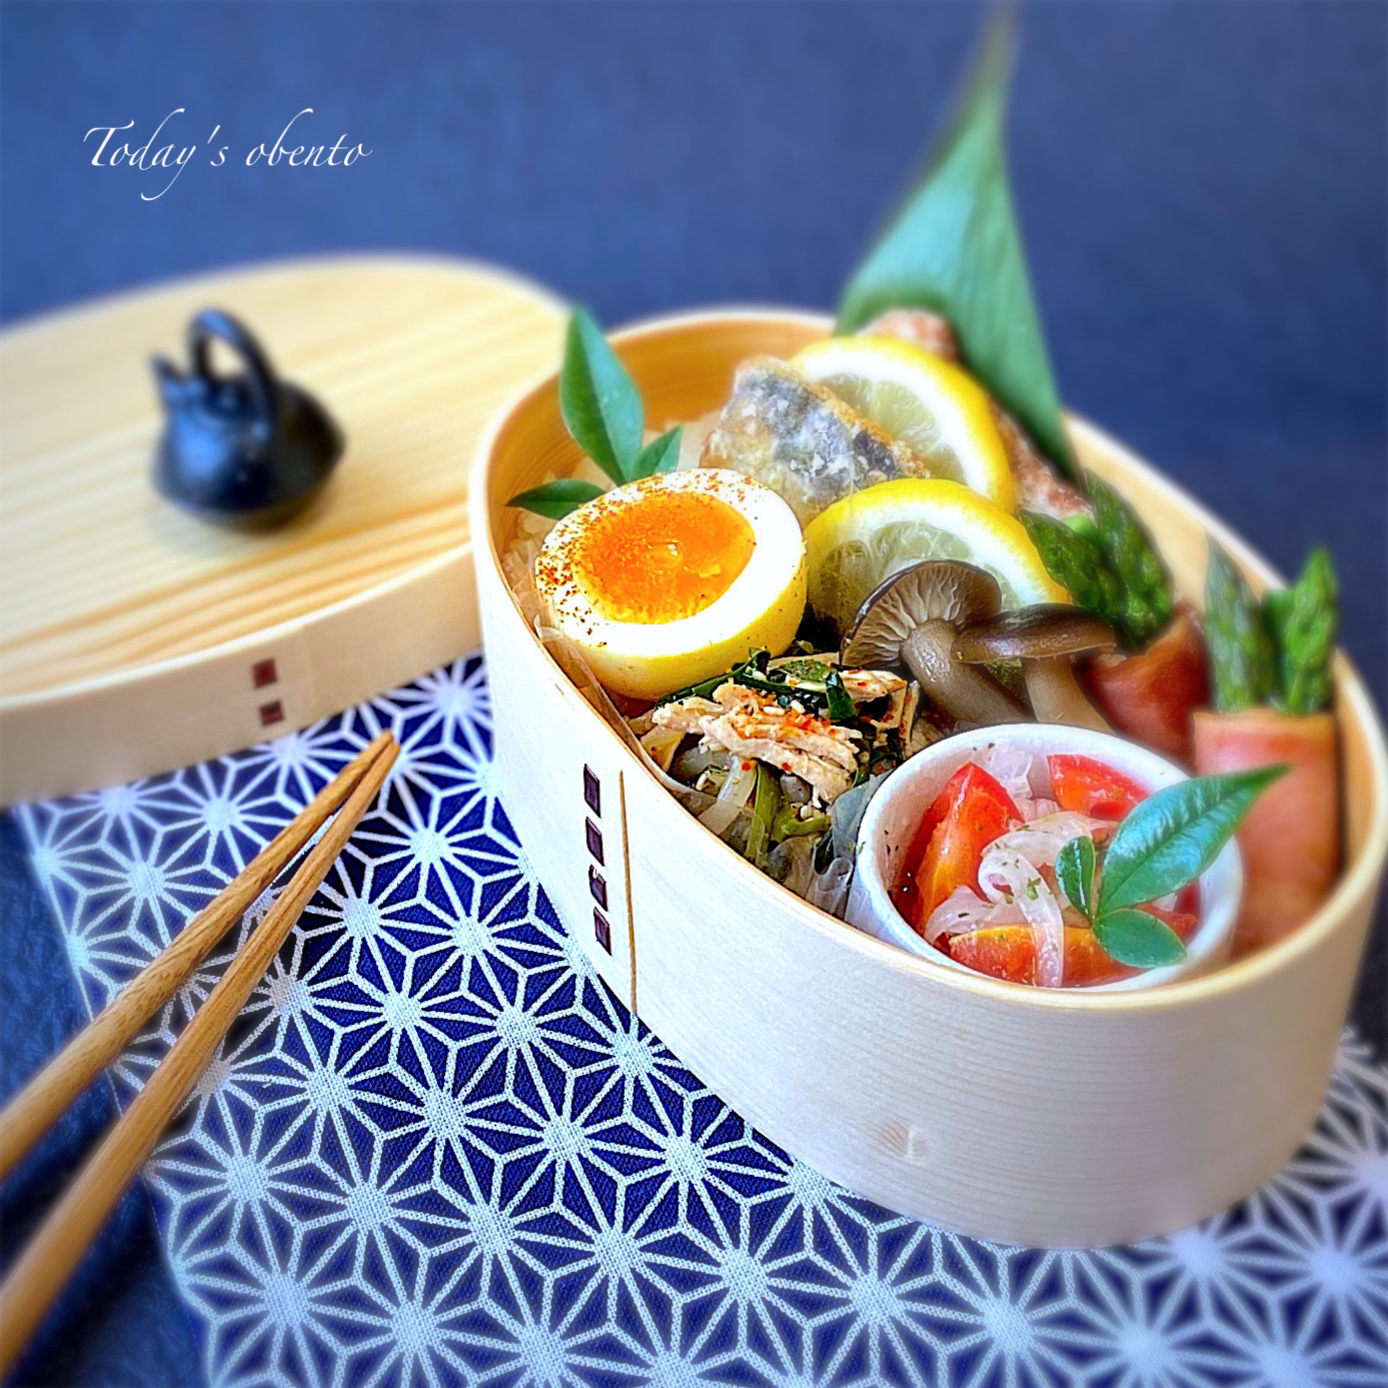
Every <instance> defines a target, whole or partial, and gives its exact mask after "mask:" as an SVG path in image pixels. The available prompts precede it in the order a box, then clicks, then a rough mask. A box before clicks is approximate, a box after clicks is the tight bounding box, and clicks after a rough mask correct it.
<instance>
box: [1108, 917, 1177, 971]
mask: <svg viewBox="0 0 1388 1388" xmlns="http://www.w3.org/2000/svg"><path fill="white" fill-rule="evenodd" d="M1094 938H1095V939H1097V940H1098V942H1099V944H1100V945H1101V946H1102V947H1103V950H1104V953H1105V954H1107V955H1108V956H1109V958H1110V959H1116V960H1117V961H1118V962H1119V963H1120V964H1126V965H1128V967H1129V968H1133V969H1160V968H1162V967H1164V966H1165V965H1167V964H1176V963H1179V962H1180V961H1181V960H1182V959H1184V958H1185V957H1186V947H1185V945H1184V944H1182V943H1181V937H1180V936H1179V935H1178V934H1177V933H1176V932H1175V931H1174V930H1172V928H1171V927H1170V926H1169V925H1167V923H1166V922H1165V921H1161V920H1158V919H1157V918H1156V916H1153V915H1150V914H1149V913H1148V912H1146V911H1133V910H1129V909H1127V908H1124V909H1122V910H1116V911H1109V912H1108V913H1107V914H1105V915H1102V916H1100V917H1099V918H1098V919H1097V920H1096V921H1095V922H1094Z"/></svg>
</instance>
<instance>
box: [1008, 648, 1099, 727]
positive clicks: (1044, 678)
mask: <svg viewBox="0 0 1388 1388" xmlns="http://www.w3.org/2000/svg"><path fill="white" fill-rule="evenodd" d="M1022 677H1023V678H1024V679H1025V680H1026V685H1027V698H1028V699H1030V700H1031V711H1032V713H1033V714H1035V715H1036V721H1037V722H1038V723H1068V724H1069V725H1070V727H1072V728H1092V729H1093V730H1094V731H1095V732H1100V733H1111V732H1112V731H1113V729H1112V728H1111V727H1109V725H1108V723H1107V722H1106V721H1105V720H1104V716H1103V715H1102V714H1101V713H1100V712H1099V710H1098V709H1096V708H1095V707H1094V705H1093V704H1091V703H1090V702H1089V699H1088V698H1087V697H1086V696H1085V693H1084V690H1082V689H1081V688H1080V687H1079V684H1078V683H1077V682H1076V680H1075V671H1074V668H1073V662H1072V661H1071V659H1070V657H1069V656H1068V655H1057V656H1050V657H1049V658H1047V659H1045V660H1024V661H1022Z"/></svg>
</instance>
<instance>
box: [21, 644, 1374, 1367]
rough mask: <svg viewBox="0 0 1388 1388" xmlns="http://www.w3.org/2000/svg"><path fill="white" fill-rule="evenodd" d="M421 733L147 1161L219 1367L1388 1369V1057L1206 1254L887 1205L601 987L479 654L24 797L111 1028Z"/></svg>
mask: <svg viewBox="0 0 1388 1388" xmlns="http://www.w3.org/2000/svg"><path fill="white" fill-rule="evenodd" d="M387 726H389V727H393V728H394V729H395V731H396V733H397V735H398V736H399V738H400V740H401V742H402V744H403V746H404V754H403V755H402V757H401V759H400V762H399V764H398V765H397V767H396V769H395V771H394V772H393V774H392V777H391V781H390V783H389V786H388V788H387V791H386V794H385V795H384V797H383V800H382V803H381V804H380V806H379V808H378V809H377V810H376V811H375V812H374V813H373V814H372V815H371V816H370V817H369V818H368V819H367V820H366V821H365V822H364V823H363V825H362V827H361V828H360V830H359V831H358V832H357V834H356V835H355V836H354V838H353V839H352V842H351V843H350V845H349V846H348V849H347V851H346V853H345V854H344V855H343V857H342V859H341V861H340V862H339V863H338V865H337V867H336V868H335V869H334V871H333V872H332V874H331V875H330V876H329V878H328V881H327V882H326V883H325V884H324V886H323V888H322V890H321V891H320V892H319V894H318V896H317V898H316V899H315V901H314V902H313V904H312V906H311V907H310V908H309V911H308V912H307V914H306V915H305V916H304V918H303V920H302V922H301V923H300V926H299V928H298V929H297V930H296V931H295V933H294V936H293V938H292V941H291V942H290V944H289V945H288V946H287V947H286V948H285V950H284V952H283V954H282V955H281V957H280V959H279V960H278V962H277V964H276V966H275V967H274V969H273V970H272V972H271V974H270V976H269V977H268V979H267V980H266V981H265V983H264V985H263V986H262V987H261V988H260V989H259V990H258V991H257V993H256V995H255V999H254V1001H253V1003H252V1005H251V1006H250V1008H249V1009H248V1010H247V1012H246V1014H245V1016H244V1017H243V1019H242V1021H241V1024H240V1025H239V1026H238V1027H237V1029H236V1031H235V1033H234V1034H233V1035H232V1036H231V1037H229V1038H228V1041H227V1044H226V1045H225V1047H224V1049H223V1051H222V1053H221V1055H220V1057H219V1059H218V1060H217V1061H216V1062H215V1064H214V1065H213V1066H212V1068H211V1069H210V1070H209V1071H208V1073H207V1075H206V1076H205V1077H204V1079H203V1081H202V1083H201V1084H200V1085H199V1086H198V1089H197V1092H196V1095H195V1096H194V1098H193V1099H192V1100H191V1101H190V1102H189V1104H188V1106H187V1108H186V1110H185V1112H184V1114H183V1116H182V1118H181V1121H180V1122H179V1124H178V1127H177V1130H176V1131H175V1132H174V1133H172V1134H171V1135H170V1136H169V1137H168V1139H167V1140H166V1141H165V1142H164V1143H163V1144H162V1146H161V1147H160V1148H159V1151H158V1154H157V1157H156V1158H155V1160H154V1161H153V1162H152V1163H151V1165H150V1167H149V1170H148V1180H149V1185H150V1187H151V1189H152V1191H153V1194H154V1199H155V1203H156V1208H157V1212H158V1218H159V1222H160V1229H161V1233H162V1237H163V1239H164V1242H165V1246H166V1248H167V1251H168V1257H169V1262H170V1264H171V1266H172V1268H173V1272H174V1275H175V1277H176V1279H177V1282H178V1286H179V1288H180V1289H181V1292H182V1294H183V1296H184V1297H185V1298H186V1299H187V1302H188V1304H189V1305H190V1307H192V1308H193V1311H194V1313H195V1316H196V1318H197V1320H198V1323H199V1326H200V1330H201V1334H202V1337H203V1343H204V1346H205V1359H206V1362H205V1372H206V1376H207V1378H208V1380H209V1381H210V1382H211V1383H213V1384H216V1385H250V1384H331V1385H344V1386H345V1385H395V1384H410V1385H416V1384H417V1385H426V1384H427V1385H452V1384H485V1385H498V1388H501V1386H504V1388H513V1386H514V1388H518V1386H519V1385H523V1384H534V1385H560V1384H563V1385H606V1384H613V1385H616V1384H622V1385H627V1384H644V1383H655V1384H671V1385H677V1384H696V1383H698V1384H703V1383H717V1384H840V1383H842V1384H849V1383H854V1384H923V1385H943V1384H951V1385H952V1384H978V1385H983V1384H1003V1385H1043V1384H1055V1385H1068V1384H1085V1385H1110V1384H1112V1385H1148V1384H1150V1385H1157V1384H1162V1385H1165V1384H1180V1385H1203V1384H1279V1385H1280V1384H1298V1385H1299V1384H1325V1385H1344V1386H1345V1388H1350V1385H1359V1386H1360V1388H1384V1385H1385V1384H1388V1073H1385V1072H1384V1071H1383V1070H1381V1069H1379V1068H1377V1067H1375V1066H1373V1065H1371V1064H1370V1063H1369V1061H1368V1059H1367V1057H1366V1056H1365V1055H1364V1054H1363V1053H1362V1051H1360V1050H1359V1049H1358V1048H1357V1047H1356V1046H1355V1044H1354V1043H1352V1042H1347V1043H1346V1044H1345V1046H1344V1047H1343V1048H1342V1054H1341V1057H1340V1062H1339V1067H1338V1069H1337V1071H1336V1075H1335V1080H1334V1084H1333V1086H1332V1089H1331V1092H1330V1096H1329V1098H1328V1099H1327V1102H1326V1106H1325V1110H1324V1113H1323V1115H1322V1118H1321V1121H1320V1125H1319V1127H1318V1128H1317V1130H1316V1132H1315V1134H1314V1136H1313V1137H1312V1138H1311V1140H1310V1142H1309V1143H1308V1144H1307V1146H1306V1148H1305V1150H1304V1151H1303V1152H1302V1153H1301V1155H1300V1156H1299V1157H1298V1158H1297V1160H1296V1161H1294V1162H1293V1163H1292V1164H1291V1166H1289V1167H1288V1169H1287V1170H1286V1172H1285V1173H1283V1175H1282V1176H1281V1177H1279V1178H1278V1179H1277V1180H1276V1181H1274V1182H1273V1183H1272V1184H1271V1185H1269V1186H1268V1187H1267V1188H1266V1189H1264V1190H1262V1191H1260V1192H1259V1193H1258V1194H1257V1195H1256V1196H1254V1197H1253V1199H1251V1200H1250V1201H1248V1202H1247V1203H1246V1204H1245V1205H1243V1206H1241V1207H1239V1208H1237V1209H1233V1210H1230V1211H1229V1212H1228V1213H1226V1214H1224V1215H1222V1216H1220V1217H1219V1218H1216V1219H1213V1220H1211V1221H1209V1222H1208V1223H1206V1224H1204V1225H1202V1226H1200V1227H1199V1228H1195V1229H1191V1230H1189V1231H1187V1232H1186V1233H1183V1234H1180V1235H1178V1236H1177V1237H1175V1238H1171V1239H1164V1240H1160V1241H1154V1242H1151V1243H1146V1244H1142V1245H1140V1246H1136V1247H1132V1248H1125V1249H1117V1250H1111V1251H1107V1252H1102V1253H1092V1254H1062V1253H1042V1252H1037V1251H1035V1250H1031V1249H1025V1248H1002V1247H995V1246H992V1245H987V1244H982V1243H978V1242H974V1241H971V1240H968V1239H962V1238H956V1237H954V1236H952V1235H949V1234H945V1233H941V1232H940V1231H938V1230H935V1229H931V1228H928V1227H926V1226H923V1225H921V1224H918V1223H916V1222H914V1221H912V1220H909V1219H904V1218H902V1217H900V1216H897V1215H894V1214H892V1213H890V1212H888V1211H886V1210H882V1209H879V1208H876V1207H875V1206H873V1205H870V1204H869V1203H867V1202H866V1201H863V1200H860V1199H857V1198H856V1197H854V1196H852V1195H850V1194H848V1193H846V1192H845V1191H843V1190H840V1189H838V1188H836V1187H835V1186H833V1185H831V1184H830V1183H829V1182H828V1181H826V1180H825V1179H824V1178H823V1177H821V1176H820V1175H818V1173H816V1172H815V1171H813V1170H811V1169H810V1168H808V1167H806V1166H804V1165H802V1164H800V1163H798V1162H794V1161H791V1160H790V1159H789V1158H788V1157H787V1156H786V1155H785V1154H784V1153H782V1152H780V1151H779V1150H777V1149H776V1148H775V1147H774V1146H772V1145H771V1144H770V1143H768V1142H766V1141H765V1140H764V1139H762V1138H761V1137H760V1136H758V1134H757V1133H755V1132H753V1131H752V1130H751V1129H750V1128H748V1126H747V1125H746V1124H745V1123H743V1122H742V1120H741V1119H740V1118H739V1117H738V1116H737V1115H736V1114H735V1113H733V1112H731V1111H730V1110H729V1109H728V1107H727V1106H726V1105H725V1104H723V1103H722V1102H721V1101H720V1100H719V1098H718V1096H717V1095H716V1094H713V1093H711V1092H710V1091H709V1090H708V1089H707V1088H706V1087H705V1086H704V1085H703V1084H702V1083H700V1081H699V1079H698V1078H697V1077H696V1076H694V1075H691V1074H690V1073H689V1072H688V1071H687V1070H686V1069H685V1068H684V1067H683V1066H682V1065H681V1064H680V1062H679V1060H678V1059H677V1058H676V1057H675V1056H673V1055H671V1054H670V1052H669V1051H667V1050H666V1049H665V1048H664V1047H663V1046H662V1045H661V1044H660V1042H659V1040H658V1039H657V1038H656V1037H654V1036H653V1035H651V1033H650V1032H649V1031H647V1030H646V1029H645V1028H644V1027H643V1026H642V1025H641V1024H640V1023H639V1022H638V1021H637V1020H636V1019H635V1018H633V1017H632V1016H631V1015H629V1014H628V1013H627V1012H626V1011H625V1010H624V1009H623V1008H622V1007H621V1006H620V1005H619V1004H618V1003H617V1002H616V1001H615V1000H614V999H613V998H612V996H611V995H610V994H609V993H608V992H607V991H606V990H605V989H604V987H603V985H602V984H601V983H600V982H599V981H598V980H597V979H596V978H595V977H594V976H593V975H592V974H591V972H590V970H589V969H588V968H587V967H586V965H585V961H584V957H583V955H582V953H581V952H580V951H579V950H578V949H576V948H575V947H573V946H572V945H571V944H570V943H569V941H568V939H567V938H566V936H565V934H564V932H563V930H562V929H561V927H560V926H559V924H558V923H557V921H556V920H555V918H554V915H553V912H552V911H551V909H550V906H549V904H548V902H547V900H546V898H545V895H544V891H543V887H542V884H541V883H539V882H537V881H536V880H535V877H534V874H533V873H532V871H531V870H530V868H529V866H528V864H527V863H526V860H525V857H524V854H523V852H522V851H521V848H520V846H519V845H517V843H516V842H515V839H514V838H513V836H512V831H511V829H510V826H509V824H508V822H507V819H506V815H505V812H504V809H503V806H504V803H505V799H506V792H505V787H499V786H496V785H494V783H493V780H492V767H491V762H490V732H489V718H488V705H487V693H486V683H485V672H484V668H483V665H482V662H481V660H480V659H479V658H477V657H475V656H474V657H471V658H468V659H465V660H461V661H459V662H458V663H456V664H455V665H453V666H451V667H448V668H446V669H443V670H440V671H438V672H437V673H436V674H433V675H430V676H428V677H427V678H425V679H422V680H420V681H418V682H417V683H415V684H412V685H410V686H408V687H406V688H404V689H399V690H396V691H395V692H393V693H391V694H388V695H386V696H385V697H383V698H381V699H377V700H374V701H373V702H371V703H369V704H365V705H363V706H362V707H360V708H358V709H355V710H353V711H351V712H350V713H348V714H345V715H343V716H342V717H339V718H334V719H331V720H329V721H328V722H325V723H323V724H320V725H319V726H317V727H314V728H311V729H309V730H308V731H306V732H303V733H299V734H295V735H293V736H290V737H285V738H281V739H279V740H278V741H275V742H272V743H268V744H267V745H265V746H262V747H257V748H255V749H254V750H252V751H248V752H244V753H240V754H238V755H235V756H230V757H225V758H223V759H221V760H220V761H216V762H211V763H209V764H207V765H204V766H196V767H193V768H191V769H189V770H186V771H181V772H178V773H176V774H174V775H170V776H162V777H158V778H156V779H153V780H148V781H142V782H139V783H137V784H134V785H130V786H125V787H122V788H120V789H117V790H110V791H104V792H101V793H99V794H93V795H83V796H75V797H73V798H71V799H67V800H63V801H58V802H54V803H52V804H45V805H37V806H31V807H29V808H27V809H25V810H23V811H21V816H20V817H21V822H22V825H23V828H24V832H25V835H26V837H27V840H28V842H29V845H30V847H31V850H32V853H33V857H34V862H35V864H36V866H37V869H38V872H39V874H40V876H41V878H42V880H43V882H44V883H45V885H46V888H47V890H48V892H49V893H50V896H51V899H52V903H53V907H54V910H55V912H56V915H57V919H58V921H59V924H60V926H61V929H62V932H63V935H64V938H65V941H66V945H67V950H68V954H69V957H70V959H71V961H72V967H73V970H74V971H75V973H76V975H77V977H78V979H79V980H80V983H81V986H82V989H83V992H84V995H85V1000H86V1003H87V1005H88V1006H89V1007H90V1008H91V1009H92V1010H93V1011H95V1010H97V1009H99V1008H100V1007H101V1006H102V1005H103V1004H104V1003H105V1002H106V1001H107V1000H108V999H109V998H110V997H111V996H112V995H113V994H114V993H115V992H116V991H117V990H118V989H119V988H120V987H121V985H122V984H123V983H124V982H125V981H126V980H127V979H129V978H130V977H131V976H132V975H133V974H134V973H135V972H136V971H137V970H138V969H139V968H140V967H141V966H142V965H143V964H144V963H145V962H146V961H147V960H148V959H149V958H150V957H151V956H152V955H154V954H155V953H156V952H157V951H158V950H159V949H160V948H161V947H162V946H163V945H164V944H165V943H166V942H167V941H168V940H169V938H170V936H171V935H172V934H174V933H175V932H176V931H177V930H178V929H179V928H180V926H181V925H182V924H183V922H184V921H185V920H186V919H187V918H188V917H189V916H190V915H191V914H192V913H193V912H194V911H196V910H197V909H198V908H199V907H200V906H201V905H202V904H203V903H205V902H206V901H207V900H208V899H209V897H210V896H211V895H212V894H213V893H214V892H215V891H216V890H217V889H218V887H219V886H220V885H221V884H222V883H223V882H224V881H226V879H227V878H228V877H230V876H232V875H233V874H234V873H235V872H236V871H237V870H238V869H239V868H240V867H241V866H242V865H243V864H244V863H245V862H246V861H247V859H248V858H250V857H251V856H252V855H253V854H254V853H255V851H256V850H257V848H258V847H259V846H260V844H262V843H263V842H264V841H265V840H266V839H268V838H269V837H270V836H271V835H272V834H273V833H274V832H275V830H277V829H278V828H279V827H280V826H281V825H282V824H283V823H284V822H285V821H286V820H288V819H289V818H290V817H291V816H292V815H293V813H294V812H295V811H296V809H298V808H299V807H300V806H301V805H302V804H303V803H304V801H305V800H307V799H308V797H309V796H310V795H311V794H312V793H313V791H314V790H316V789H317V788H318V787H319V786H320V785H322V784H323V782H325V781H326V780H327V779H328V778H329V777H331V776H332V775H333V774H334V772H335V771H336V770H337V769H338V767H340V766H341V765H342V764H343V763H344V762H345V761H347V760H348V759H349V758H350V757H351V756H352V755H353V754H354V753H355V752H356V751H357V750H358V749H359V748H360V747H361V746H363V745H364V744H365V743H366V742H367V741H368V740H369V739H370V738H371V737H372V736H373V735H374V734H375V733H376V732H377V731H378V730H379V729H380V728H382V727H387ZM267 902H268V896H267V899H266V901H263V902H261V903H260V905H259V906H258V908H257V911H259V912H263V910H264V908H265V905H266V904H267ZM255 914H256V912H252V915H253V916H254V915H255ZM244 928H245V927H243V930H244ZM228 956H229V952H228V951H226V950H223V951H222V952H221V953H220V954H219V955H218V956H217V957H216V958H214V959H212V960H209V962H208V964H207V966H206V967H205V968H204V969H202V970H201V971H200V972H199V973H198V975H197V977H196V979H195V980H194V981H193V982H192V983H191V984H190V985H189V986H188V987H187V988H186V989H185V990H184V992H183V994H182V995H181V996H180V997H179V998H178V999H177V1000H176V1001H175V1002H173V1003H172V1004H170V1006H169V1007H168V1008H167V1009H165V1011H164V1014H163V1015H162V1016H161V1017H160V1018H159V1019H158V1024H157V1025H156V1026H152V1027H151V1028H150V1029H149V1031H148V1032H147V1033H146V1034H145V1035H144V1036H143V1037H142V1038H141V1040H140V1042H139V1044H138V1045H136V1046H135V1047H134V1048H133V1049H132V1050H131V1052H130V1053H129V1054H128V1055H127V1056H126V1057H125V1058H124V1060H123V1061H122V1063H121V1064H120V1066H119V1067H118V1070H117V1074H116V1088H117V1095H118V1099H119V1100H120V1102H121V1103H122V1104H124V1103H126V1102H128V1101H129V1099H130V1097H131V1096H132V1095H133V1094H134V1093H135V1091H136V1090H137V1089H138V1088H139V1086H140V1084H141V1083H142V1082H143V1080H144V1079H145V1078H146V1077H147V1076H148V1075H149V1073H150V1070H151V1069H152V1067H153V1066H154V1065H155V1064H156V1062H157V1061H158V1059H159V1057H160V1056H161V1054H162V1053H163V1052H164V1050H165V1049H166V1048H167V1047H168V1045H169V1043H170V1040H171V1039H172V1037H173V1036H174V1035H175V1034H176V1033H177V1031H178V1029H179V1027H180V1026H181V1025H182V1024H183V1022H184V1021H185V1019H186V1018H187V1016H188V1014H189V1012H190V1010H191V1009H192V1008H194V1007H195V1006H196V1005H197V1003H198V1002H199V1001H200V1000H201V999H202V998H203V997H204V996H205V995H206V993H207V991H208V989H209V988H210V986H211V984H212V983H213V982H214V981H215V979H216V978H217V977H218V976H219V974H220V972H221V969H222V967H223V966H224V964H225V961H226V959H227V958H228Z"/></svg>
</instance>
